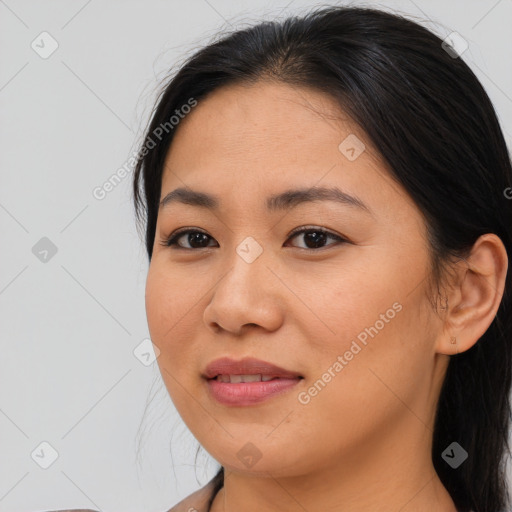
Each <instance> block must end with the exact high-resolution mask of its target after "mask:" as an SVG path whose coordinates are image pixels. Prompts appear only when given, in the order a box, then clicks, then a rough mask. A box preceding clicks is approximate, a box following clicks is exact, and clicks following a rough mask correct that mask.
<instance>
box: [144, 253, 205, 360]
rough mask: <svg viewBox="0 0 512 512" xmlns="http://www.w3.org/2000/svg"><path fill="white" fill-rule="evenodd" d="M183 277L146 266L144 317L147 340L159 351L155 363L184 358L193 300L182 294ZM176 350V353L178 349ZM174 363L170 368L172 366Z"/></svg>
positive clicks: (159, 268)
mask: <svg viewBox="0 0 512 512" xmlns="http://www.w3.org/2000/svg"><path fill="white" fill-rule="evenodd" d="M184 281H185V279H183V277H175V276H173V275H172V274H171V273H170V272H166V271H163V270H162V269H161V267H159V266H158V265H157V264H155V265H153V262H152V266H150V269H149V272H148V276H147V280H146V296H145V302H146V316H147V321H148V327H149V331H150V335H151V340H152V341H153V343H154V344H155V345H156V346H157V347H158V348H159V350H160V356H159V358H158V360H159V363H161V362H165V365H166V366H170V363H171V362H176V363H178V360H179V358H180V357H184V356H185V355H186V351H185V350H183V349H184V348H186V347H187V346H189V344H187V342H186V339H185V338H184V337H186V336H187V335H188V336H191V333H192V332H193V327H192V325H191V322H192V315H190V314H187V313H190V310H191V308H192V307H193V305H194V303H195V302H196V301H194V300H193V298H191V297H190V294H188V293H185V290H184ZM178 349H179V350H178ZM176 365H177V364H175V365H174V366H176Z"/></svg>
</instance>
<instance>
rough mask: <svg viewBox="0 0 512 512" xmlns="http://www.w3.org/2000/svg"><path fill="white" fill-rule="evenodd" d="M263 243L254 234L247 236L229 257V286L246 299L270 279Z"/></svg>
mask: <svg viewBox="0 0 512 512" xmlns="http://www.w3.org/2000/svg"><path fill="white" fill-rule="evenodd" d="M263 255H264V249H263V244H262V243H260V242H258V241H257V240H256V239H255V238H254V237H252V236H246V237H245V238H243V240H242V241H241V242H240V243H239V244H238V245H236V247H235V250H234V254H233V255H232V257H231V258H228V259H229V265H230V270H229V273H228V275H227V276H226V278H227V281H228V282H229V286H230V287H231V288H232V290H233V291H235V293H238V292H240V293H241V294H242V295H243V297H244V299H248V298H249V297H250V296H251V295H252V291H254V288H255V287H258V288H259V287H261V286H262V285H264V284H265V282H266V281H267V279H268V277H269V276H268V275H267V274H269V271H268V269H267V267H266V263H267V262H266V258H265V257H264V256H263Z"/></svg>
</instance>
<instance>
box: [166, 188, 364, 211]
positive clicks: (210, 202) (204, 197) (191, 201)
mask: <svg viewBox="0 0 512 512" xmlns="http://www.w3.org/2000/svg"><path fill="white" fill-rule="evenodd" d="M313 201H335V202H337V203H341V204H343V205H346V206H350V207H352V208H357V209H359V210H361V211H365V212H367V213H369V214H372V212H371V209H370V208H369V207H368V206H367V205H366V204H365V203H363V201H361V199H359V198H357V197H355V196H351V195H350V194H347V193H346V192H343V191H342V190H340V189H339V188H337V187H331V188H326V187H313V188H302V189H290V190H285V191H284V192H281V193H279V194H276V195H273V196H270V197H268V198H267V202H266V204H267V210H268V211H269V212H276V211H280V210H289V209H291V208H294V207H296V206H298V205H299V204H302V203H309V202H313ZM172 203H182V204H188V205H191V206H198V207H200V208H206V209H208V210H218V209H219V206H220V200H219V198H218V197H217V196H214V195H211V194H206V193H204V192H198V191H196V190H192V189H190V188H183V187H180V188H177V189H175V190H173V191H171V192H169V193H168V194H167V195H166V196H165V197H164V198H163V199H162V200H161V201H160V206H159V209H160V210H162V209H164V208H165V207H166V206H168V205H170V204H172Z"/></svg>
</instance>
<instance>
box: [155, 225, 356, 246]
mask: <svg viewBox="0 0 512 512" xmlns="http://www.w3.org/2000/svg"><path fill="white" fill-rule="evenodd" d="M312 232H315V233H322V234H324V235H327V236H328V237H330V238H334V239H336V240H337V241H338V242H341V243H349V241H348V240H347V239H346V238H343V237H341V236H339V235H336V234H334V233H332V232H331V231H327V230H325V229H322V228H318V227H315V226H304V227H301V228H297V229H295V230H293V231H292V232H291V233H290V234H289V235H288V238H287V240H289V239H290V238H293V237H294V236H296V235H299V234H303V233H312ZM190 233H202V234H204V235H206V236H208V237H210V235H208V233H206V232H204V231H202V230H200V229H190V228H183V229H181V230H178V231H176V232H175V233H172V234H171V235H170V236H169V237H168V238H164V239H162V240H161V241H160V244H161V245H163V246H164V247H173V249H179V250H185V251H198V250H201V249H210V248H211V247H199V248H189V247H181V246H179V245H178V244H177V241H178V240H179V239H180V238H181V237H182V236H183V235H187V234H190ZM210 238H212V237H210ZM331 245H335V244H328V245H326V246H324V247H319V248H317V249H314V248H309V247H297V249H302V250H305V251H321V250H323V249H326V248H327V247H329V246H331Z"/></svg>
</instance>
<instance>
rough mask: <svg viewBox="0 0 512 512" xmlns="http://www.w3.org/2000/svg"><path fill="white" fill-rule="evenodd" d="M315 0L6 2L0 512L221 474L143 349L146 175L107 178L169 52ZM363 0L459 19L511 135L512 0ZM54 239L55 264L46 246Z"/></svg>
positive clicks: (154, 490)
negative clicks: (134, 180) (101, 192)
mask: <svg viewBox="0 0 512 512" xmlns="http://www.w3.org/2000/svg"><path fill="white" fill-rule="evenodd" d="M331 3H333V2H331ZM352 3H353V4H361V2H357V1H356V2H352ZM315 5H318V3H317V2H313V1H301V0H292V1H289V0H286V1H276V2H268V1H261V0H258V1H255V0H251V1H249V0H244V1H234V0H208V1H206V0H188V1H162V0H151V1H123V2H121V1H120V0H117V1H110V2H105V1H103V2H101V1H100V0H89V1H87V0H78V1H75V0H73V1H69V0H67V1H63V0H60V1H55V0H54V1H45V2H39V1H35V0H34V1H27V0H25V1H16V0H5V1H2V0H0V48H2V51H1V69H0V102H1V108H2V116H1V124H0V134H1V136H0V144H1V145H0V169H1V187H0V228H1V231H0V232H1V247H2V251H1V257H2V260H1V265H0V311H1V317H0V323H1V333H2V334H1V348H2V351H1V357H0V461H1V462H0V512H1V511H10V512H12V511H22V512H26V511H37V510H52V509H63V508H67V507H71V508H79V507H87V508H95V509H98V510H102V511H120V510H123V511H126V512H135V511H139V512H140V511H142V510H144V511H155V512H160V511H164V510H167V509H168V508H169V507H170V506H171V505H173V504H175V503H176V502H177V501H178V500H180V499H182V498H183V497H185V496H186V495H188V494H190V493H191V492H192V491H193V490H195V489H197V488H198V487H199V486H200V485H203V484H204V483H206V481H207V480H208V479H209V478H210V477H211V476H213V474H214V473H215V471H216V468H217V465H216V463H215V462H214V461H212V460H211V459H209V457H208V456H207V455H206V454H205V453H204V452H202V457H200V458H199V461H198V466H197V477H198V479H199V481H198V480H196V473H195V471H194V455H195V451H196V448H197V442H196V441H195V440H194V438H193V437H192V435H191V434H190V433H189V432H188V431H187V429H186V427H185V426H184V424H183V423H182V422H181V420H180V419H179V416H178V415H177V414H176V411H175V409H174V407H173V405H172V403H171V402H170V399H169V398H168V396H167V392H166V390H165V388H164V387H163V384H162V382H161V380H160V376H159V372H158V368H157V366H156V363H155V364H152V365H149V366H145V365H144V364H142V363H141V362H140V361H139V360H138V359H137V358H136V357H135V356H134V354H133V351H134V349H135V348H136V347H137V346H138V345H139V344H140V343H141V342H142V341H143V340H144V339H145V338H148V336H149V334H148V329H147V324H146V317H145V309H144V284H145V276H146V272H147V261H146V255H145V251H144V247H143V243H142V241H141V240H139V238H138V235H137V232H136V229H135V224H134V216H133V210H132V204H131V195H130V194H131V188H130V187H131V173H130V174H129V176H128V177H127V178H126V179H125V180H124V181H123V182H122V183H121V184H120V185H118V186H117V187H116V188H115V189H114V190H113V191H111V192H110V193H109V194H108V195H107V196H106V197H105V199H103V200H101V201H100V200H97V199H95V198H94V197H93V194H92V191H93V189H94V188H95V187H97V186H101V185H102V184H103V183H104V182H105V181H106V180H107V179H108V178H109V177H110V176H111V175H112V174H113V173H115V172H116V170H117V169H119V168H120V167H121V166H122V165H123V164H124V163H125V162H126V161H127V160H128V158H129V157H130V156H131V155H132V154H133V152H134V151H136V149H137V142H138V141H139V140H140V137H141V134H142V131H143V128H144V127H145V126H146V122H147V119H148V116H149V114H150V110H151V108H152V106H153V102H154V99H155V97H156V92H157V90H158V87H159V80H161V79H162V78H163V76H164V75H165V74H166V73H167V72H168V70H169V68H170V67H171V66H174V65H176V64H177V63H179V62H180V61H182V60H183V58H184V57H185V56H186V55H189V54H190V52H191V51H193V50H194V49H195V48H198V47H199V46H200V45H202V44H204V43H206V42H208V40H209V39H210V38H211V37H213V36H214V34H215V33H216V32H217V31H218V30H219V29H222V28H230V27H231V26H233V27H238V26H240V25H241V24H244V23H247V22H251V21H252V20H255V19H258V18H259V17H260V16H265V17H267V18H275V17H277V16H285V15H287V14H290V13H292V12H293V13H300V12H303V11H304V10H305V9H306V8H308V7H312V6H315ZM324 5H325V4H324ZM362 5H380V6H382V7H383V8H385V9H392V10H393V9H396V10H399V11H400V12H404V13H408V14H410V15H412V16H414V18H415V19H416V20H417V21H420V22H422V23H424V24H425V25H426V26H427V27H429V28H431V29H433V30H435V31H436V32H437V33H438V34H439V35H441V36H443V37H445V36H446V35H448V34H449V33H450V32H451V31H457V32H459V33H460V34H461V35H462V36H463V37H464V38H465V39H466V40H467V41H468V43H469V49H468V50H467V51H466V52H465V53H464V54H463V56H462V57H463V58H464V60H465V61H466V62H467V63H468V64H469V65H470V66H471V67H472V69H473V70H474V71H475V72H476V74H477V76H478V77H479V78H480V79H481V81H482V83H483V85H484V87H485V88H486V90H487V91H488V93H489V95H490V97H491V99H492V101H493V102H494V105H495V107H496V109H497V111H498V114H499V117H500V120H501V123H502V126H503V128H504V130H505V132H506V133H507V140H508V142H509V144H510V143H511V142H512V139H511V138H510V134H511V133H512V65H511V62H512V55H511V53H512V52H511V49H512V31H511V30H510V26H511V25H512V0H499V1H496V0H486V1H484V0H479V1H476V0H474V1H467V0H464V1H463V0H458V1H447V0H435V1H425V0H415V1H412V0H404V1H386V2H380V3H379V4H376V3H370V2H366V3H364V4H362ZM43 31H47V32H49V33H50V34H51V36H52V37H53V38H54V39H55V40H56V41H57V42H58V45H59V46H58V49H57V50H56V51H55V52H54V53H53V54H52V55H51V56H50V57H49V58H47V59H43V58H41V57H40V56H39V54H38V53H36V52H35V51H34V50H33V49H32V47H31V43H32V41H34V40H36V43H37V41H39V40H40V39H38V36H39V34H40V33H41V32H43ZM39 44H40V46H41V43H39ZM45 47H46V48H47V49H48V47H49V46H48V43H46V46H45ZM43 237H47V238H49V239H50V240H51V241H52V242H53V244H55V246H56V247H57V253H56V254H55V255H54V256H53V257H51V258H50V257H49V256H48V257H47V259H48V261H47V262H42V261H40V259H38V258H37V257H36V255H34V254H33V252H32V248H33V247H34V245H35V244H36V243H37V242H38V241H39V240H40V239H41V238H43ZM43 256H44V254H42V255H41V257H43ZM146 358H147V356H146ZM151 397H153V399H152V400H150V399H151ZM147 401H149V402H150V403H149V405H148V407H147V411H146V415H145V416H144V422H143V423H142V425H141V420H142V418H143V413H144V410H145V408H146V403H147ZM139 426H141V429H140V432H139V433H141V434H143V435H142V439H140V436H138V431H139ZM138 440H141V441H142V447H141V450H140V457H139V458H137V441H138ZM43 441H45V442H47V443H49V444H50V445H51V446H52V447H54V449H55V450H56V451H57V452H58V455H59V456H58V458H57V460H56V461H55V462H54V463H53V464H52V465H51V466H50V467H49V468H48V469H42V468H41V467H40V466H39V465H38V464H36V462H35V461H34V460H33V459H32V458H31V454H32V453H33V452H34V450H36V451H35V452H34V453H35V455H34V458H35V459H36V460H38V461H39V462H43V463H44V461H45V460H47V461H48V460H49V459H48V457H50V456H51V451H50V450H49V449H48V448H45V447H44V445H43V447H40V443H41V442H43ZM38 447H39V448H38ZM171 447H172V450H171ZM41 450H42V451H41Z"/></svg>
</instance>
